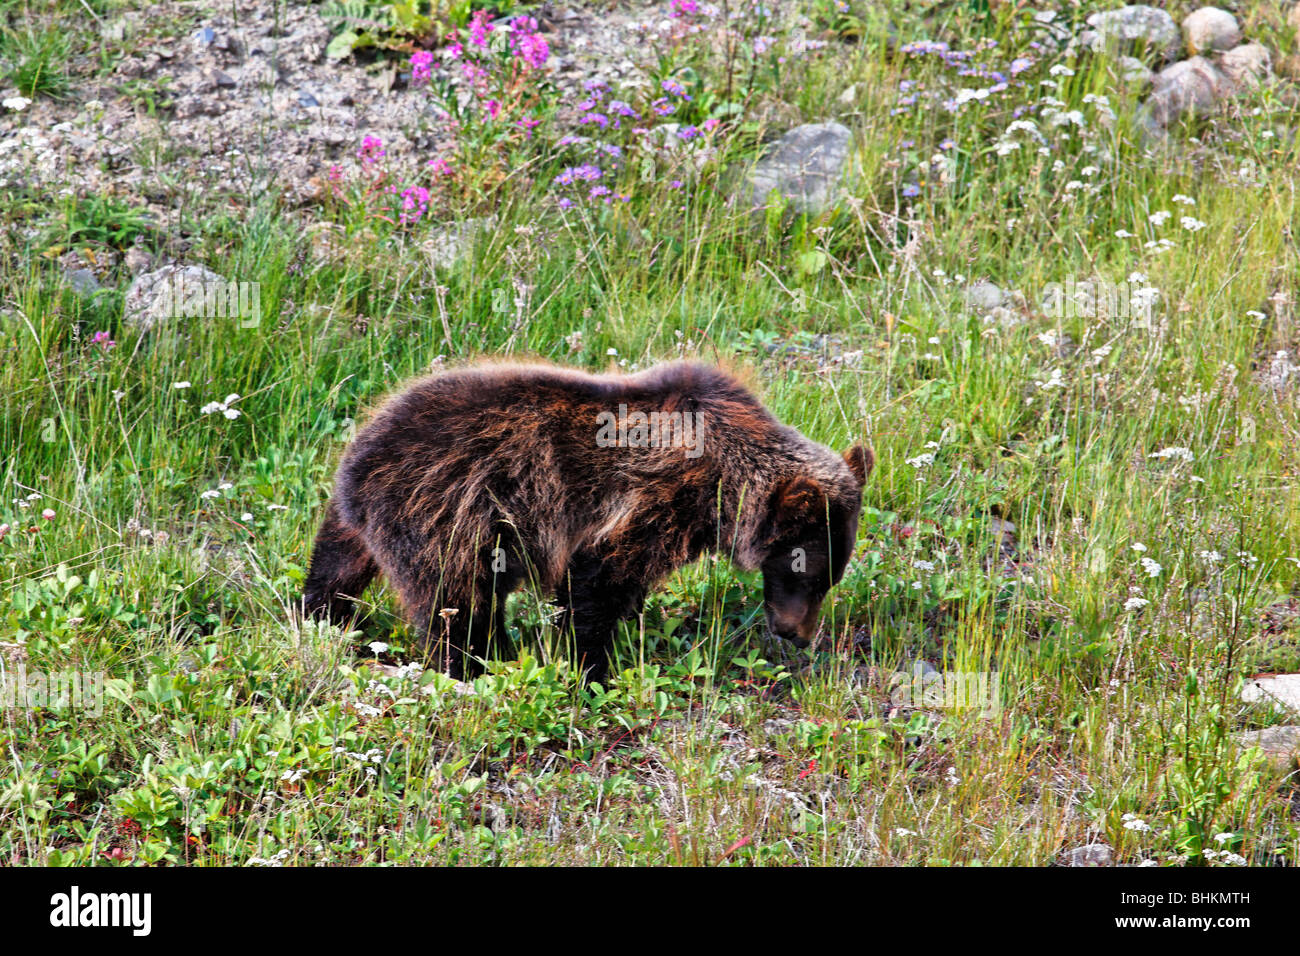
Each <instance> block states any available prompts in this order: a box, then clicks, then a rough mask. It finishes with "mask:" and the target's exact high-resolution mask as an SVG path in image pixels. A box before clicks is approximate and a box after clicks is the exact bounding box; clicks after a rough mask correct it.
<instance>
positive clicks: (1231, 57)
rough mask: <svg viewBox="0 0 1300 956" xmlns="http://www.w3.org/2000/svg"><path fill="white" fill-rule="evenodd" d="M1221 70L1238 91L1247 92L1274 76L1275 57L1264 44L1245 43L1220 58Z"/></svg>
mask: <svg viewBox="0 0 1300 956" xmlns="http://www.w3.org/2000/svg"><path fill="white" fill-rule="evenodd" d="M1219 69H1220V70H1221V71H1222V72H1223V75H1224V76H1226V77H1227V78H1228V79H1229V80H1230V81H1231V82H1232V85H1233V87H1234V88H1235V89H1236V90H1246V89H1249V88H1251V87H1252V86H1255V85H1257V84H1259V83H1262V82H1264V81H1265V80H1268V79H1270V78H1271V77H1272V76H1273V57H1272V56H1271V55H1270V54H1269V52H1268V47H1266V46H1264V45H1263V44H1262V43H1243V44H1242V45H1241V46H1239V47H1233V48H1232V49H1231V50H1228V51H1227V52H1226V53H1224V54H1223V55H1222V56H1220V57H1219Z"/></svg>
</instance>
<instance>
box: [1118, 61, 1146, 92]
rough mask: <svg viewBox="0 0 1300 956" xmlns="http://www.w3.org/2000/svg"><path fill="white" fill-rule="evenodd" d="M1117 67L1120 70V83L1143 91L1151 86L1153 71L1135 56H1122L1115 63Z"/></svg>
mask: <svg viewBox="0 0 1300 956" xmlns="http://www.w3.org/2000/svg"><path fill="white" fill-rule="evenodd" d="M1115 66H1116V68H1117V69H1118V70H1119V78H1120V81H1121V82H1122V83H1123V84H1124V85H1125V86H1129V87H1135V88H1137V89H1143V88H1144V87H1147V86H1150V85H1151V78H1152V76H1153V75H1154V74H1152V72H1151V70H1150V69H1149V68H1148V67H1147V65H1146V64H1145V63H1143V62H1142V61H1141V60H1139V59H1138V58H1137V57H1135V56H1122V57H1120V58H1119V59H1118V60H1116V61H1115Z"/></svg>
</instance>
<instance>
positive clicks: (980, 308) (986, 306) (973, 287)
mask: <svg viewBox="0 0 1300 956" xmlns="http://www.w3.org/2000/svg"><path fill="white" fill-rule="evenodd" d="M1006 300H1007V297H1006V294H1005V293H1003V291H1002V290H1001V289H999V288H998V287H997V286H996V285H994V284H993V283H992V282H989V281H988V280H987V279H981V280H980V281H979V282H973V283H971V284H970V285H969V286H967V287H966V305H967V306H968V307H969V308H972V309H974V310H975V311H976V312H987V311H989V310H990V309H996V308H997V307H998V306H1000V305H1002V304H1003V303H1004V302H1006Z"/></svg>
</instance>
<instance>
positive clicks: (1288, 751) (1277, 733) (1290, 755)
mask: <svg viewBox="0 0 1300 956" xmlns="http://www.w3.org/2000/svg"><path fill="white" fill-rule="evenodd" d="M1235 736H1236V740H1237V743H1238V744H1239V745H1241V747H1242V749H1246V750H1248V749H1250V748H1251V747H1258V748H1259V750H1260V753H1261V754H1263V757H1264V760H1265V761H1267V762H1268V763H1269V764H1271V765H1272V766H1273V767H1275V768H1276V769H1278V770H1283V771H1286V770H1290V769H1291V768H1292V767H1294V766H1295V763H1296V756H1297V755H1298V754H1300V727H1295V726H1290V725H1288V726H1284V727H1265V728H1264V729H1263V730H1243V731H1242V732H1241V733H1239V734H1236V735H1235Z"/></svg>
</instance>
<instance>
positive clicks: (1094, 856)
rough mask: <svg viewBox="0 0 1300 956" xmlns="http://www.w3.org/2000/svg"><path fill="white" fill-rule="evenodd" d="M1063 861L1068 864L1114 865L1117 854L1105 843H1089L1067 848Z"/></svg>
mask: <svg viewBox="0 0 1300 956" xmlns="http://www.w3.org/2000/svg"><path fill="white" fill-rule="evenodd" d="M1061 862H1062V863H1064V864H1065V865H1066V866H1113V865H1114V863H1115V854H1114V851H1112V850H1111V848H1110V847H1108V846H1107V845H1106V844H1104V843H1089V844H1087V845H1086V846H1076V847H1075V848H1074V849H1073V850H1066V851H1065V853H1064V854H1063V857H1062V860H1061Z"/></svg>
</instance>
